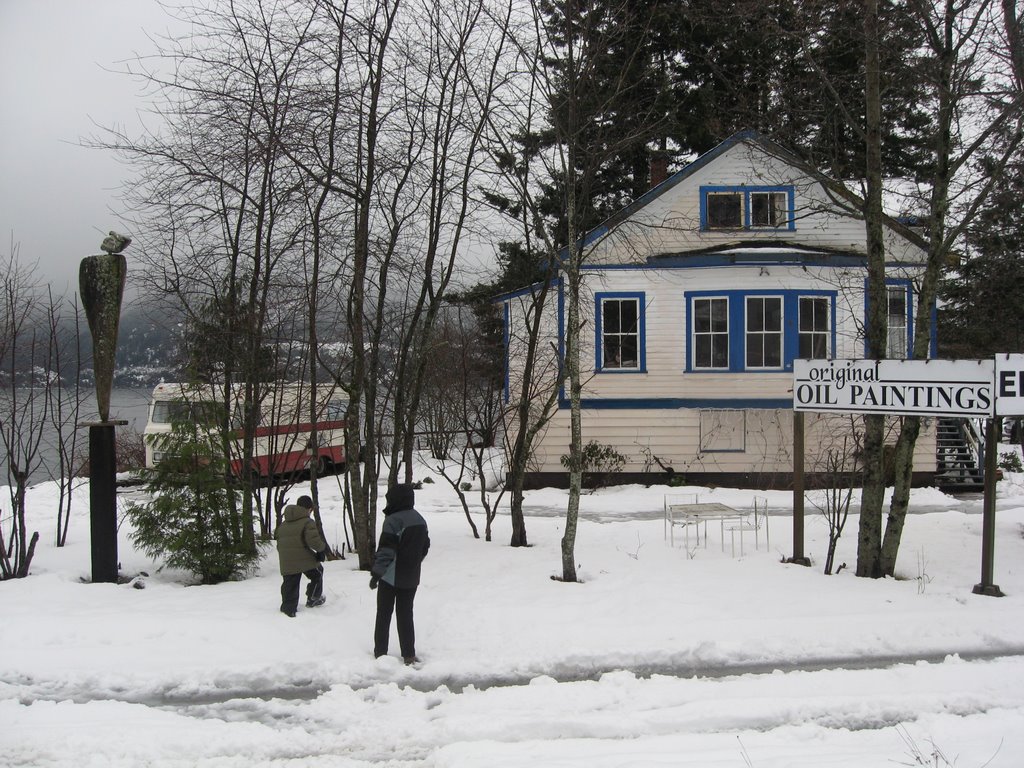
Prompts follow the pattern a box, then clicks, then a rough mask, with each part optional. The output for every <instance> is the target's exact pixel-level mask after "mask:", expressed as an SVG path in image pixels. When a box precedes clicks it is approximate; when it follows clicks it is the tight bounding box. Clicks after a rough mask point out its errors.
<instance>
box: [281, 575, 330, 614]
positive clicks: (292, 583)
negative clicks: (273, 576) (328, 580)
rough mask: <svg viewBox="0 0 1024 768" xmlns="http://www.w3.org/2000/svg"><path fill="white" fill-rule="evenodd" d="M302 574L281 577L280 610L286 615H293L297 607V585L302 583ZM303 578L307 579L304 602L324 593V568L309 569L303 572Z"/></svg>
mask: <svg viewBox="0 0 1024 768" xmlns="http://www.w3.org/2000/svg"><path fill="white" fill-rule="evenodd" d="M302 576H303V574H301V573H290V574H288V575H287V576H282V577H281V610H282V611H285V612H286V613H295V610H296V609H297V608H298V607H299V584H300V582H301V581H302ZM305 576H306V578H307V579H309V584H307V585H306V601H307V602H309V601H310V600H314V599H316V598H318V597H320V595H322V594H323V591H324V567H323V566H322V565H318V566H317V567H316V568H311V569H309V570H308V571H306V572H305Z"/></svg>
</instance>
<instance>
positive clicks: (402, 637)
mask: <svg viewBox="0 0 1024 768" xmlns="http://www.w3.org/2000/svg"><path fill="white" fill-rule="evenodd" d="M415 599H416V587H413V588H412V589H397V588H396V587H392V586H391V585H390V584H388V583H387V582H386V581H381V582H379V583H378V586H377V624H376V626H375V627H374V630H373V655H374V656H383V655H385V654H386V653H387V652H388V639H389V638H390V636H391V614H392V613H395V614H396V616H395V623H396V624H397V625H398V644H399V646H401V649H402V658H404V659H410V658H412V657H413V656H415V655H416V628H415V627H414V626H413V621H412V603H413V600H415Z"/></svg>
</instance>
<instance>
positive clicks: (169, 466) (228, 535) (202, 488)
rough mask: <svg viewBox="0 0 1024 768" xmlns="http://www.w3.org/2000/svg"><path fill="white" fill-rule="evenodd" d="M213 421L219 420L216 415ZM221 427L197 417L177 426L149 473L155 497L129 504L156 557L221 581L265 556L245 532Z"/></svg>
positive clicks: (144, 544)
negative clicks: (234, 499)
mask: <svg viewBox="0 0 1024 768" xmlns="http://www.w3.org/2000/svg"><path fill="white" fill-rule="evenodd" d="M210 415H211V417H212V418H210V419H209V421H210V422H211V423H215V422H216V421H218V420H219V419H218V418H217V416H216V414H210ZM219 442H220V440H219V438H218V437H217V434H216V430H215V429H213V430H211V429H209V428H208V425H205V424H201V423H197V422H196V421H182V422H177V423H175V424H173V425H172V431H171V432H170V433H169V434H168V435H167V436H166V437H165V438H164V439H163V440H161V441H160V442H159V444H158V446H157V449H158V450H159V451H160V452H161V453H163V459H162V460H161V461H160V462H158V463H157V465H156V467H154V468H153V469H150V470H146V471H145V472H144V479H145V480H146V482H147V484H148V487H149V491H150V493H152V494H153V498H152V499H151V500H150V501H147V502H143V503H133V504H131V505H130V506H129V507H128V510H127V516H128V520H129V521H130V522H131V523H132V526H133V527H134V532H133V533H132V535H131V537H132V540H133V541H134V542H135V543H136V544H137V545H138V546H139V547H140V548H141V549H142V550H143V551H144V552H145V553H146V554H147V555H149V556H150V557H153V558H163V559H164V560H165V562H166V564H167V565H169V566H171V567H173V568H181V569H183V570H186V571H188V572H189V573H192V574H194V575H196V576H198V577H199V579H200V580H201V581H202V583H203V584H216V583H218V582H221V581H226V580H228V579H234V578H239V577H241V576H244V575H246V574H248V573H249V572H250V571H252V569H253V568H255V567H256V565H257V564H258V563H259V560H260V557H261V554H260V552H259V550H258V549H255V550H254V549H253V548H252V547H250V546H249V545H248V543H247V541H246V537H245V536H243V531H242V523H241V520H240V517H239V515H238V514H237V513H236V512H235V511H234V510H235V509H236V508H237V504H234V503H232V499H231V498H230V496H231V495H232V493H233V491H232V489H231V488H230V486H229V485H228V480H227V478H228V468H227V463H226V461H225V460H224V458H223V452H222V451H221V450H220V445H219Z"/></svg>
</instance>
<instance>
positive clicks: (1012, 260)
mask: <svg viewBox="0 0 1024 768" xmlns="http://www.w3.org/2000/svg"><path fill="white" fill-rule="evenodd" d="M983 165H985V166H990V165H991V160H990V159H987V160H986V161H985V163H984V164H983ZM997 179H998V181H997V184H996V187H995V188H994V190H993V192H992V194H991V197H990V202H989V205H988V206H986V207H985V208H984V209H983V210H982V211H981V212H980V213H979V215H978V218H977V221H976V222H975V223H974V225H973V226H972V227H971V228H970V230H969V231H968V234H967V244H968V247H969V256H968V257H967V258H965V259H964V260H963V262H962V263H961V264H960V265H959V266H958V267H957V270H956V273H955V274H954V275H953V276H951V277H950V278H949V279H948V280H947V281H946V282H945V283H944V285H943V290H942V294H943V298H944V299H945V304H944V306H943V307H942V308H941V309H940V310H939V322H940V325H941V328H940V333H939V339H940V343H941V345H942V348H941V350H940V352H941V354H942V356H943V357H952V358H968V359H973V358H987V357H990V356H992V355H995V354H996V353H999V352H1024V294H1022V293H1021V291H1019V290H1017V289H1016V288H1017V286H1020V285H1024V209H1022V208H1021V204H1020V201H1021V199H1022V197H1024V158H1018V159H1017V161H1016V162H1014V163H1012V164H1011V165H1009V166H1007V168H1006V169H1005V171H1004V172H1003V173H1000V174H999V175H998V177H997Z"/></svg>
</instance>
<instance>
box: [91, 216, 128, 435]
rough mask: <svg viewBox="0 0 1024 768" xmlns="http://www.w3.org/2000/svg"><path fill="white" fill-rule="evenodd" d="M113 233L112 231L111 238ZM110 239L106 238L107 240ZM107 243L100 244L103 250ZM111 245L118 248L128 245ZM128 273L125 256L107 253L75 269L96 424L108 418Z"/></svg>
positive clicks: (92, 258) (93, 257)
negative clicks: (89, 355) (87, 339)
mask: <svg viewBox="0 0 1024 768" xmlns="http://www.w3.org/2000/svg"><path fill="white" fill-rule="evenodd" d="M113 234H114V233H113V232H112V233H111V235H113ZM110 239H111V238H109V237H108V238H107V240H110ZM107 240H104V241H103V246H101V247H103V248H104V250H106V246H107ZM123 240H125V241H126V242H124V243H123V244H122V243H114V244H113V245H114V246H120V248H121V249H123V248H125V247H127V245H128V243H130V242H131V240H130V239H129V238H123ZM127 274H128V265H127V262H126V261H125V257H124V256H123V255H121V254H120V253H111V252H108V253H106V254H105V255H102V256H86V257H85V258H84V259H82V265H81V267H80V268H79V273H78V282H79V291H80V293H81V296H82V306H83V307H85V315H86V317H87V318H88V320H89V331H90V333H91V334H92V349H93V353H92V357H93V369H94V370H95V372H96V405H97V407H98V409H99V416H100V421H103V422H105V421H109V419H110V390H111V388H112V387H113V384H114V353H115V352H116V350H117V327H118V324H119V322H120V319H121V299H122V297H123V296H124V281H125V277H126V276H127Z"/></svg>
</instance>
